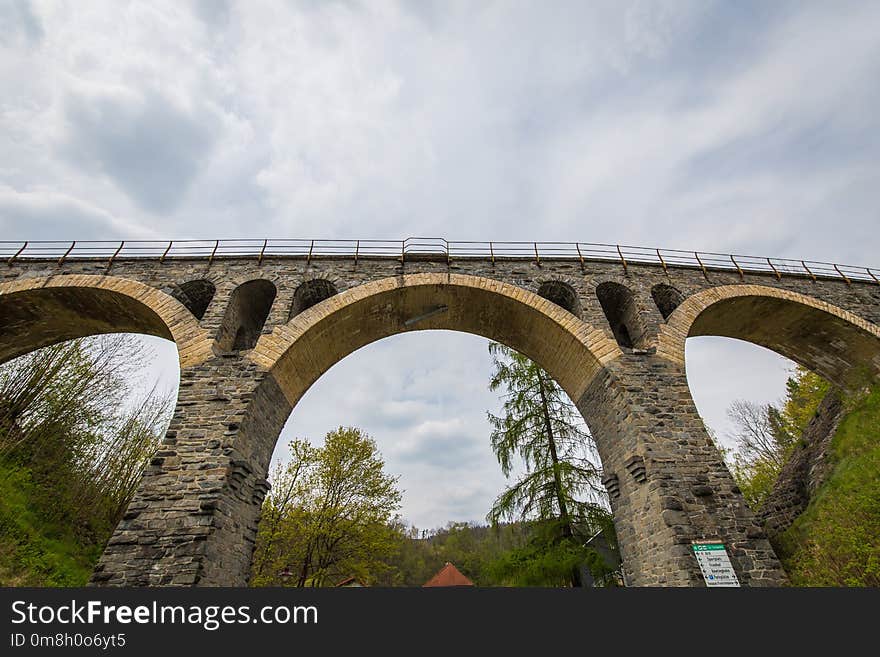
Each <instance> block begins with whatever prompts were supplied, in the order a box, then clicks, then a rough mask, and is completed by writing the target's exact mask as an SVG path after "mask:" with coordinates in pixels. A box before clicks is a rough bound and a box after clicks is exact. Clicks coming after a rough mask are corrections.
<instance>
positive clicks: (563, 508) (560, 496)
mask: <svg viewBox="0 0 880 657" xmlns="http://www.w3.org/2000/svg"><path fill="white" fill-rule="evenodd" d="M538 391H539V392H540V394H541V410H542V411H543V413H544V426H545V428H546V430H547V442H548V444H549V446H550V459H551V460H552V461H553V484H554V488H555V489H556V501H557V503H558V504H559V515H560V517H561V519H562V537H563V538H571V537H572V536H573V535H574V530H573V528H572V526H571V524H572V523H571V516H569V515H568V505H567V504H566V503H565V495H564V493H563V490H562V479H561V477H560V476H559V455H558V454H557V453H556V439H555V438H554V437H553V425H552V424H551V422H550V408H549V406H548V404H547V395H546V394H545V392H544V377H543V376H542V375H541V371H540V370H538ZM571 585H572V586H582V582H581V573H580V570H579V569H578V567H577V566H575V567H574V568H573V569H572V572H571Z"/></svg>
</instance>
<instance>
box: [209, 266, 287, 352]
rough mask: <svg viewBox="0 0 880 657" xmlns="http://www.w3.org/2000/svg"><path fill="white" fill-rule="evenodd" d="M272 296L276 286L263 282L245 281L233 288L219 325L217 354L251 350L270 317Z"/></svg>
mask: <svg viewBox="0 0 880 657" xmlns="http://www.w3.org/2000/svg"><path fill="white" fill-rule="evenodd" d="M275 294H276V289H275V285H274V284H272V282H271V281H267V280H263V279H258V280H254V281H248V282H247V283H242V284H241V285H239V286H238V287H237V288H235V291H234V292H233V293H232V296H231V297H230V299H229V305H228V306H226V314H225V315H224V316H223V323H222V324H221V325H220V332H219V334H218V336H217V348H218V349H219V350H220V351H245V350H247V349H253V348H254V346H255V345H256V344H257V340H258V339H259V337H260V333H261V332H262V330H263V324H265V323H266V318H267V317H268V316H269V310H271V308H272V302H273V301H275Z"/></svg>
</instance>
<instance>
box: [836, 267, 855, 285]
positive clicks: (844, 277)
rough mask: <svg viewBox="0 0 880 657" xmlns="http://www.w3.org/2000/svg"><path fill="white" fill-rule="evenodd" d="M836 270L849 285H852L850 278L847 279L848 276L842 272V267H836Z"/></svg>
mask: <svg viewBox="0 0 880 657" xmlns="http://www.w3.org/2000/svg"><path fill="white" fill-rule="evenodd" d="M834 269H835V270H836V271H837V273H838V274H840V277H841V278H842V279H843V280H845V281H846V284H847V285H852V281H851V280H849V278H847V277H846V275H845V274H844V273H843V272H842V271H840V267H838V266H837V265H834Z"/></svg>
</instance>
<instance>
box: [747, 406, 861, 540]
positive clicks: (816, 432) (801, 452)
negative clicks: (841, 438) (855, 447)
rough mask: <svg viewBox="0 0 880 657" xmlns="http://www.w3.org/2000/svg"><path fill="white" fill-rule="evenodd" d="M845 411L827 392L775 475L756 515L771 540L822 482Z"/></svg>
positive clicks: (802, 506)
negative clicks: (792, 450)
mask: <svg viewBox="0 0 880 657" xmlns="http://www.w3.org/2000/svg"><path fill="white" fill-rule="evenodd" d="M845 410H846V409H845V407H844V403H843V401H842V400H841V395H840V393H839V391H837V390H832V391H831V392H829V393H828V394H827V395H826V396H825V398H824V399H823V400H822V402H821V403H820V404H819V408H818V409H817V410H816V415H815V416H814V417H813V419H812V420H810V423H809V424H808V425H807V428H806V429H805V430H804V435H803V436H802V437H801V440H800V442H799V444H798V446H797V447H796V448H795V450H794V452H793V453H792V455H791V457H790V458H789V460H788V461H787V462H786V463H785V465H784V466H783V468H782V471H781V472H780V473H779V477H778V478H777V480H776V483H775V484H774V486H773V490H772V491H771V492H770V495H769V496H768V497H767V500H766V501H765V502H764V504H763V505H762V506H761V510H760V512H759V513H758V519H759V521H760V522H761V524H762V525H763V527H764V530H765V531H766V532H767V535H768V536H769V537H770V540H771V541H772V540H773V539H774V538H775V537H776V536H778V535H779V534H781V533H782V532H784V531H785V530H786V529H788V528H789V527H791V524H792V523H793V522H794V521H795V519H796V518H797V517H798V516H799V515H800V514H801V513H803V512H804V511H806V509H807V506H808V505H809V503H810V500H811V499H812V498H813V495H815V493H816V491H817V490H819V487H820V486H821V485H822V484H823V483H825V480H826V479H827V477H828V475H829V473H830V471H831V467H832V465H833V464H832V460H831V441H832V439H833V438H834V434H835V433H836V431H837V427H838V426H839V425H840V421H841V420H842V419H843V416H844V415H845Z"/></svg>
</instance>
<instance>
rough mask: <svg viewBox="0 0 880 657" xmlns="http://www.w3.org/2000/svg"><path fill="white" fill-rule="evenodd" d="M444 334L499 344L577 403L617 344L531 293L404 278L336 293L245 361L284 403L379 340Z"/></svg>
mask: <svg viewBox="0 0 880 657" xmlns="http://www.w3.org/2000/svg"><path fill="white" fill-rule="evenodd" d="M428 329H446V330H456V331H462V332H465V333H472V334H476V335H481V336H483V337H487V338H489V339H492V340H496V341H498V342H502V343H504V344H506V345H508V346H510V347H512V348H514V349H516V350H517V351H520V352H521V353H523V354H525V355H526V356H528V357H530V358H532V359H533V360H534V361H535V362H537V363H538V364H540V365H541V366H542V367H543V368H544V369H546V370H547V371H548V372H549V373H550V375H551V376H553V377H554V378H555V379H556V380H557V381H558V382H559V384H560V386H562V388H563V389H564V390H565V391H566V392H567V393H568V395H569V396H570V397H571V399H572V400H574V401H577V400H578V399H580V397H581V396H582V395H583V394H584V392H585V391H586V389H587V387H588V386H589V384H590V382H591V381H592V380H593V378H594V377H595V376H596V375H597V374H598V373H599V372H600V371H601V370H602V369H603V368H604V367H605V365H606V364H607V363H609V362H610V361H612V360H614V359H615V358H617V357H619V356H621V355H622V352H621V350H620V348H619V347H618V346H617V344H616V343H615V342H614V341H612V340H610V339H609V338H608V337H607V336H606V335H605V333H604V332H603V331H601V330H599V329H596V328H594V327H592V326H590V325H589V324H587V323H586V322H584V321H583V320H581V319H580V318H578V317H576V316H575V315H572V314H571V313H569V312H568V311H566V310H564V309H563V308H561V307H559V306H557V305H556V304H554V303H552V302H550V301H548V300H546V299H544V298H542V297H540V296H538V295H537V294H535V293H534V292H530V291H528V290H526V289H523V288H520V287H516V286H513V285H510V284H507V283H503V282H500V281H496V280H492V279H488V278H483V277H480V276H471V275H465V274H434V273H422V274H405V275H402V276H395V277H389V278H384V279H381V280H377V281H373V282H370V283H365V284H363V285H359V286H357V287H353V288H349V289H347V290H345V291H342V292H340V293H339V294H336V295H334V296H332V297H330V298H328V299H325V300H324V301H321V302H320V303H317V304H315V305H314V306H312V307H311V308H308V309H307V310H305V311H303V312H302V313H300V314H299V315H297V316H295V317H294V318H292V319H291V320H290V321H289V322H288V323H287V324H285V325H283V326H279V327H276V328H275V329H274V330H273V331H272V332H271V333H270V334H265V335H262V336H261V337H260V339H259V341H258V342H257V345H256V347H255V348H254V350H253V351H252V352H251V354H250V356H249V357H250V359H251V360H253V361H254V362H256V363H257V364H258V365H260V366H261V367H263V368H265V369H266V370H268V371H269V372H270V373H271V374H272V375H273V378H274V379H275V381H276V382H277V383H278V385H279V387H280V388H281V390H282V392H283V393H284V395H285V397H286V398H287V400H288V401H289V402H290V404H291V405H295V404H296V402H297V401H298V400H299V399H300V397H301V396H302V395H303V394H304V393H305V392H306V390H308V388H309V387H310V386H311V385H312V384H313V383H314V382H315V381H316V380H317V379H318V378H319V377H320V376H321V375H322V374H323V373H324V372H325V371H327V370H328V369H329V368H330V367H332V366H333V365H334V364H335V363H337V362H338V361H340V360H342V359H343V358H345V357H346V356H347V355H348V354H350V353H352V352H353V351H355V350H357V349H359V348H361V347H363V346H365V345H367V344H370V343H371V342H375V341H376V340H380V339H382V338H385V337H388V336H391V335H396V334H398V333H404V332H409V331H417V330H428Z"/></svg>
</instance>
